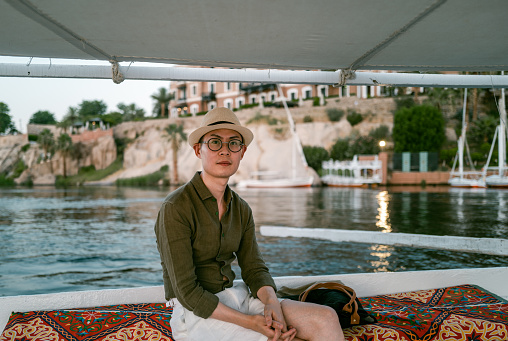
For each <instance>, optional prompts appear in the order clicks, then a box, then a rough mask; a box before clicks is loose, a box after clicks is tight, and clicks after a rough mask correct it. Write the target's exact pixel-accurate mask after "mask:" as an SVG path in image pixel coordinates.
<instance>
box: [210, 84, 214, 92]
mask: <svg viewBox="0 0 508 341" xmlns="http://www.w3.org/2000/svg"><path fill="white" fill-rule="evenodd" d="M208 89H210V92H215V83H209V84H208Z"/></svg>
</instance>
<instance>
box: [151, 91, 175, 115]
mask: <svg viewBox="0 0 508 341" xmlns="http://www.w3.org/2000/svg"><path fill="white" fill-rule="evenodd" d="M151 97H152V99H154V100H155V104H154V106H153V113H154V114H155V116H156V117H167V116H168V111H169V101H171V100H172V99H173V98H174V96H173V94H172V93H169V92H168V91H167V89H166V88H159V92H157V93H155V94H153V95H152V96H151Z"/></svg>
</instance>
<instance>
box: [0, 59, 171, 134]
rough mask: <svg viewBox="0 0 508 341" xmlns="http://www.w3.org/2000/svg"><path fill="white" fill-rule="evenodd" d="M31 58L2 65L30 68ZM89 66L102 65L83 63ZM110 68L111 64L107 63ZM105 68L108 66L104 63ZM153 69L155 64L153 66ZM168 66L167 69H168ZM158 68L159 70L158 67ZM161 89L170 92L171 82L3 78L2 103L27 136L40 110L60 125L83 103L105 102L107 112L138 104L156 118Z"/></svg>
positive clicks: (0, 84)
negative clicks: (70, 110) (32, 119)
mask: <svg viewBox="0 0 508 341" xmlns="http://www.w3.org/2000/svg"><path fill="white" fill-rule="evenodd" d="M29 62H30V58H19V57H17V58H15V57H0V63H24V64H28V63H29ZM31 63H34V64H35V63H37V64H46V65H48V67H49V65H50V60H49V59H48V58H37V59H36V58H34V59H33V60H32V61H31ZM51 63H52V64H58V63H60V64H77V63H78V62H77V61H72V60H55V59H52V60H51ZM79 63H85V64H88V65H90V64H92V65H93V64H95V65H97V64H101V63H99V62H89V61H80V62H79ZM105 64H107V65H109V63H107V62H106V63H105ZM102 65H104V62H102ZM135 65H136V66H149V64H148V63H135ZM151 66H153V64H152V65H151ZM166 66H167V65H166ZM154 67H156V66H154ZM161 87H166V88H168V90H169V82H168V81H141V80H124V81H123V82H122V83H120V84H115V83H114V82H113V81H112V80H111V79H56V78H25V77H0V102H4V103H5V104H7V106H8V107H9V109H10V111H9V115H11V117H12V121H13V123H14V125H15V126H16V128H17V129H18V130H20V131H21V132H22V133H26V125H27V124H28V121H29V120H30V117H31V116H32V115H33V114H34V113H36V112H37V111H39V110H47V111H49V112H51V113H53V114H54V115H55V118H56V120H57V121H60V120H61V119H62V118H63V117H64V116H65V114H67V111H68V109H69V107H71V106H72V107H78V105H79V104H80V103H81V102H82V101H83V100H87V101H94V100H102V101H104V103H106V104H107V106H108V107H107V112H110V111H115V110H117V105H118V104H119V103H122V102H123V103H125V104H131V103H135V104H136V106H137V107H139V108H143V109H145V112H146V114H145V116H151V115H152V109H153V105H154V101H153V99H152V98H151V97H150V96H151V95H153V94H155V93H157V92H158V89H159V88H161Z"/></svg>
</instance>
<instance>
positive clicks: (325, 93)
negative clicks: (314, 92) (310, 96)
mask: <svg viewBox="0 0 508 341" xmlns="http://www.w3.org/2000/svg"><path fill="white" fill-rule="evenodd" d="M318 92H319V93H320V94H322V95H323V97H327V96H328V87H327V86H320V87H318Z"/></svg>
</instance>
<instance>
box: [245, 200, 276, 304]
mask: <svg viewBox="0 0 508 341" xmlns="http://www.w3.org/2000/svg"><path fill="white" fill-rule="evenodd" d="M246 217H247V224H246V229H245V231H244V232H243V235H242V240H241V242H240V247H239V248H238V252H237V253H236V255H237V258H238V265H239V266H240V268H241V269H242V278H243V281H244V282H245V284H247V286H248V287H249V289H250V291H251V293H252V295H253V296H254V297H256V298H257V292H258V290H259V289H261V288H262V287H264V286H271V287H272V288H273V289H274V290H275V291H277V288H276V286H275V282H274V280H273V278H272V276H271V275H270V272H269V271H268V267H267V266H266V265H265V262H264V260H263V258H262V256H261V253H260V252H259V247H258V244H257V241H256V229H255V224H254V219H253V217H252V212H251V210H250V208H248V209H247V214H246Z"/></svg>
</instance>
